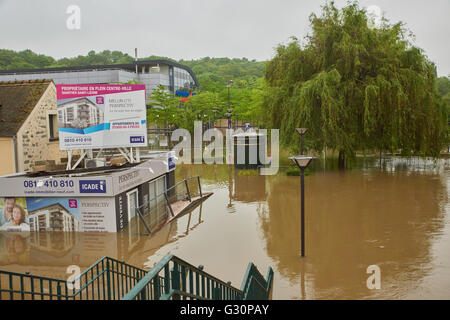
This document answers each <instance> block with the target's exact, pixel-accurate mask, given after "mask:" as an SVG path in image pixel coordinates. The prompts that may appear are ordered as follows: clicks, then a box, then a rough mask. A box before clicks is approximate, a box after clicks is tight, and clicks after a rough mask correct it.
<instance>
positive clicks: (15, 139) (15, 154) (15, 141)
mask: <svg viewBox="0 0 450 320" xmlns="http://www.w3.org/2000/svg"><path fill="white" fill-rule="evenodd" d="M13 143H14V167H15V171H16V173H17V172H19V160H18V158H17V135H14V136H13Z"/></svg>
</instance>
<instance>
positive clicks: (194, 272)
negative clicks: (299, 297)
mask: <svg viewBox="0 0 450 320" xmlns="http://www.w3.org/2000/svg"><path fill="white" fill-rule="evenodd" d="M160 279H163V283H164V285H161V283H160ZM272 281H273V271H272V268H270V267H269V270H268V273H267V280H265V279H264V278H263V277H262V276H261V274H260V273H259V271H258V269H257V268H256V266H255V265H254V264H253V263H250V264H249V267H248V268H247V272H246V275H245V277H244V281H243V284H242V289H241V290H239V289H237V288H235V287H233V286H231V282H227V283H225V282H223V281H221V280H219V279H217V278H216V277H214V276H212V275H210V274H208V273H206V272H204V271H203V267H202V266H199V267H194V266H193V265H191V264H189V263H187V262H185V261H183V260H181V259H180V258H178V257H176V256H174V255H167V256H165V257H164V258H163V259H162V260H161V261H160V262H159V263H158V264H157V265H156V266H155V267H154V268H153V269H152V270H150V271H149V272H148V273H147V274H146V275H145V276H144V277H143V278H142V279H141V281H139V283H137V284H136V286H135V287H134V288H133V289H131V290H130V292H128V294H126V295H125V296H124V297H123V298H122V300H146V299H152V300H153V299H154V300H158V299H159V300H180V299H182V300H191V299H192V300H194V299H195V300H205V299H207V300H247V299H249V300H250V299H268V298H269V295H270V291H271V288H272Z"/></svg>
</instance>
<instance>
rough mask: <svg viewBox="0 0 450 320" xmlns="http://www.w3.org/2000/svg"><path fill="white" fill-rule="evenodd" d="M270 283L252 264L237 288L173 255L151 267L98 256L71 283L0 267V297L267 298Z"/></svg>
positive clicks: (268, 277) (126, 298) (123, 298)
mask: <svg viewBox="0 0 450 320" xmlns="http://www.w3.org/2000/svg"><path fill="white" fill-rule="evenodd" d="M272 282H273V271H272V268H270V267H269V270H268V272H267V276H266V278H264V277H263V276H262V275H261V273H260V272H259V271H258V269H257V268H256V266H255V265H254V264H253V263H251V262H250V263H249V265H248V267H247V271H246V273H245V276H244V280H243V282H242V286H241V289H237V288H235V287H233V286H232V285H231V283H230V282H227V283H225V282H223V281H221V280H219V279H217V278H215V277H214V276H212V275H210V274H208V273H206V272H204V271H203V267H202V266H199V267H195V266H193V265H191V264H189V263H187V262H185V261H183V260H181V259H180V258H178V257H176V256H174V255H166V256H165V257H164V258H163V259H161V261H160V262H159V263H158V264H156V266H155V267H153V268H152V269H151V270H150V271H145V270H143V269H140V268H137V267H134V266H132V265H129V264H126V263H125V262H122V261H118V260H116V259H113V258H109V257H103V258H102V259H100V260H99V261H97V262H96V263H95V264H93V265H92V266H91V267H89V268H88V269H86V270H85V271H84V272H83V273H81V274H80V275H79V276H78V277H75V278H74V279H73V280H70V281H69V280H68V281H65V280H61V279H52V278H47V277H40V276H34V275H31V274H29V273H26V274H22V273H15V272H9V271H3V270H0V300H186V299H188V300H192V299H195V300H255V299H258V300H267V299H269V298H270V292H271V288H272Z"/></svg>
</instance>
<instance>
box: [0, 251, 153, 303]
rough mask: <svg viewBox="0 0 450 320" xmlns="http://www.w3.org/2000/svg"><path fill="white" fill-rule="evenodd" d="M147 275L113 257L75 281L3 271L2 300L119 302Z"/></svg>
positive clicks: (0, 278)
mask: <svg viewBox="0 0 450 320" xmlns="http://www.w3.org/2000/svg"><path fill="white" fill-rule="evenodd" d="M146 273H147V271H145V270H143V269H139V268H136V267H134V266H131V265H129V264H126V263H124V262H121V261H118V260H116V259H112V258H109V257H103V258H102V259H100V260H99V261H97V262H96V263H94V264H93V265H92V266H91V267H89V268H88V269H87V270H85V271H84V272H82V273H81V274H80V275H79V276H77V277H75V278H74V279H73V280H71V281H66V280H60V279H53V278H48V277H41V276H35V275H31V274H29V273H26V274H21V273H15V272H9V271H3V270H0V300H5V299H7V300H17V299H20V300H118V299H121V298H122V297H123V296H124V295H125V294H126V293H127V292H128V291H129V290H130V289H131V288H132V287H133V286H134V285H136V283H138V282H139V280H140V279H142V277H143V276H144V275H145V274H146Z"/></svg>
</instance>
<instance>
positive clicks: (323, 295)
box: [0, 160, 450, 299]
mask: <svg viewBox="0 0 450 320" xmlns="http://www.w3.org/2000/svg"><path fill="white" fill-rule="evenodd" d="M176 175H177V177H176V179H177V180H179V179H182V178H184V177H188V176H193V175H200V176H201V179H202V184H203V190H204V191H212V192H214V194H213V195H212V196H211V197H210V198H209V199H208V200H206V201H205V202H204V203H203V204H202V205H201V206H200V207H197V208H196V209H194V210H193V211H192V212H191V213H189V214H186V215H184V216H182V217H181V218H179V219H177V220H175V221H173V222H171V223H170V224H168V225H166V226H164V227H163V228H162V229H161V230H159V231H158V232H157V233H155V234H154V235H152V236H142V235H135V234H132V235H128V234H123V233H122V234H105V233H102V234H100V233H96V234H93V233H73V234H70V233H66V234H63V233H35V234H33V233H31V234H30V235H29V237H27V238H17V235H13V234H5V233H3V234H0V240H1V242H2V252H0V253H1V255H0V269H3V270H10V271H16V272H25V271H30V272H31V273H32V274H36V275H45V276H51V277H57V278H62V279H63V278H66V277H67V276H68V275H66V274H65V270H66V268H67V266H68V265H71V264H77V265H79V266H80V267H81V269H82V270H83V269H85V268H87V267H88V266H90V265H91V264H92V263H94V262H95V261H96V260H98V259H99V258H101V257H103V256H105V255H108V256H111V257H113V258H118V259H120V260H124V261H126V262H127V263H129V264H132V265H136V266H138V267H142V268H145V269H150V268H151V267H152V266H153V265H154V264H155V263H156V262H158V261H159V260H160V259H161V258H162V257H163V256H164V255H166V254H167V253H172V254H175V255H177V256H179V257H180V258H182V259H184V260H186V261H188V262H190V263H192V264H194V265H200V264H201V265H204V266H205V271H206V272H209V273H211V274H213V275H214V276H216V277H218V278H220V279H222V280H225V281H227V280H230V281H232V283H233V285H234V286H236V287H240V285H241V281H242V279H243V277H244V272H245V270H246V267H247V264H248V262H250V261H252V262H254V263H255V264H256V265H257V266H258V268H259V270H260V271H261V272H262V273H263V274H265V273H266V271H267V268H268V266H271V267H272V268H273V269H274V273H275V276H274V287H273V293H272V297H273V299H366V298H368V299H450V206H449V204H448V195H449V186H450V169H449V166H448V160H443V161H441V165H439V166H438V167H435V166H433V164H432V163H429V164H427V165H426V166H424V165H420V164H419V165H417V163H404V162H401V161H400V162H395V161H392V162H391V163H389V164H388V166H387V167H385V168H384V169H383V170H381V169H379V168H376V166H372V167H371V166H366V167H364V166H361V168H360V169H354V170H348V171H345V172H339V171H326V172H323V171H320V170H316V171H314V172H313V173H311V174H309V175H308V176H306V177H305V184H306V192H305V197H306V257H305V258H301V257H300V199H299V196H300V179H299V177H298V176H286V175H284V174H280V175H276V176H259V175H255V173H254V172H249V171H237V170H234V169H233V168H230V167H229V166H227V165H216V166H214V165H210V166H207V165H198V166H194V165H192V166H187V165H184V166H178V168H177V172H176ZM369 265H377V266H379V268H380V270H381V289H379V290H376V289H375V290H369V289H368V288H367V286H366V280H367V278H368V277H369V276H370V274H367V273H366V269H367V267H368V266H369Z"/></svg>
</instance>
